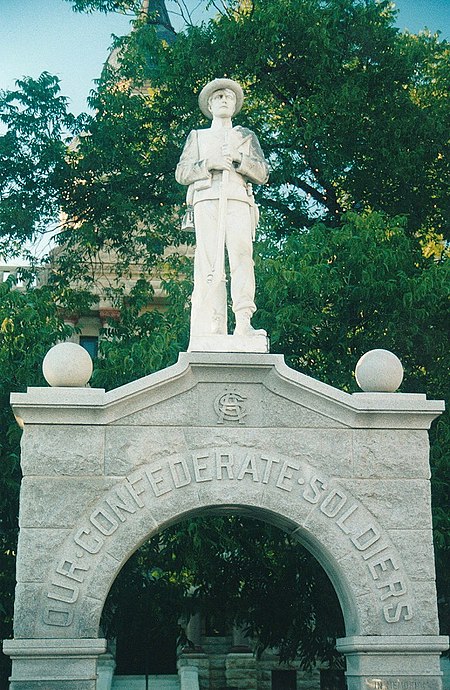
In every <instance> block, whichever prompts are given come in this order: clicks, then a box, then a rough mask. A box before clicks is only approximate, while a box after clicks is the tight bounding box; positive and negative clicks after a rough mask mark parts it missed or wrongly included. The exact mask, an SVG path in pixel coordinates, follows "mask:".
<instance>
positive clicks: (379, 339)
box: [0, 0, 450, 664]
mask: <svg viewBox="0 0 450 690" xmlns="http://www.w3.org/2000/svg"><path fill="white" fill-rule="evenodd" d="M72 4H73V5H74V7H75V9H78V10H80V11H91V10H94V9H99V10H102V11H110V10H112V9H117V10H120V11H123V10H128V9H136V8H135V7H133V3H128V2H120V1H118V2H115V1H113V0H92V1H87V0H86V1H85V0H72ZM394 19H395V14H394V12H393V10H392V7H391V3H389V2H386V1H384V0H380V1H379V2H375V0H364V1H362V0H327V2H322V1H321V0H253V2H252V1H250V2H237V1H236V2H233V1H230V2H229V3H227V4H226V9H225V10H224V11H223V12H222V14H219V15H218V16H217V17H216V19H214V20H213V21H211V22H209V23H207V24H206V23H205V24H203V25H202V26H190V27H188V28H187V29H186V31H185V32H183V33H181V34H179V35H178V38H177V40H176V41H175V43H174V44H173V45H167V44H166V43H164V42H161V41H160V40H159V38H158V34H157V32H156V30H155V27H154V26H153V25H151V24H149V23H147V22H146V21H145V20H144V19H143V17H142V16H141V17H140V18H139V19H138V20H137V21H136V24H135V27H134V30H133V31H132V32H131V34H130V36H128V37H125V38H123V39H117V40H116V42H115V52H114V56H115V60H113V61H111V62H110V64H109V65H107V66H106V67H105V70H104V72H103V74H102V77H101V79H100V81H99V84H98V88H97V90H96V91H95V92H94V93H93V94H92V95H91V105H92V107H93V109H94V110H95V115H92V116H90V117H84V118H83V119H82V120H81V121H79V122H75V121H74V120H73V118H71V117H70V115H68V114H67V111H66V107H65V102H64V99H62V97H61V96H60V94H59V91H58V85H57V80H56V79H55V78H53V77H50V76H49V75H42V76H41V77H40V78H39V79H38V80H37V81H33V80H30V79H27V80H22V82H19V83H18V89H17V90H16V91H15V92H13V93H12V94H2V98H1V101H0V105H1V110H0V117H2V119H3V121H4V122H5V123H6V124H7V125H8V128H9V129H8V132H7V134H6V135H4V136H3V137H0V157H1V161H2V172H1V173H0V193H1V207H0V231H1V234H0V237H1V238H2V239H1V240H0V242H2V244H1V245H0V249H2V250H3V251H4V253H5V254H6V253H7V252H8V251H9V253H10V254H11V253H12V254H14V252H16V253H17V250H18V245H17V243H18V242H19V243H22V242H23V241H24V240H25V239H32V238H33V237H35V235H36V233H37V232H39V231H41V230H42V229H44V228H45V227H47V225H48V221H49V220H50V219H54V218H55V214H56V211H57V210H59V209H62V210H63V211H64V214H65V215H64V220H63V222H62V231H61V232H60V234H59V235H58V238H57V242H58V243H59V247H58V252H57V253H56V255H55V257H54V260H53V266H52V270H51V273H50V282H49V285H48V287H47V288H45V289H42V290H33V291H31V293H30V295H31V297H30V299H31V301H32V302H31V303H32V304H33V305H34V306H33V310H34V311H33V314H35V315H36V318H37V317H39V318H40V319H41V320H42V323H41V324H40V325H39V324H37V323H36V328H43V329H44V336H45V337H43V338H42V348H41V347H40V348H39V349H36V348H35V349H33V348H31V345H30V344H31V343H34V342H35V340H34V333H33V328H34V325H33V326H32V327H31V328H30V329H28V328H26V327H25V326H26V324H24V325H23V328H24V338H25V340H24V342H26V343H28V349H30V350H32V353H30V352H28V351H27V347H25V348H22V346H21V345H20V340H18V341H17V342H16V341H15V340H12V341H11V344H10V345H8V346H7V345H6V340H5V341H1V340H0V357H1V356H5V357H6V355H3V352H4V351H5V352H8V349H7V348H8V347H9V348H10V349H11V348H12V350H11V351H12V352H13V353H14V354H13V359H14V358H16V359H17V361H18V362H19V361H20V362H21V361H23V362H24V365H23V378H20V379H17V380H16V379H15V378H13V377H12V375H11V377H10V378H8V376H7V377H6V379H5V384H4V385H5V388H4V390H5V396H4V405H5V409H7V407H6V406H7V397H6V396H7V392H8V391H9V390H12V389H16V390H17V389H20V387H21V386H22V385H23V383H24V382H25V380H26V379H27V383H32V382H34V381H36V378H35V374H32V373H31V368H33V367H34V366H36V362H37V361H38V359H39V357H41V356H42V354H43V352H44V350H45V347H44V346H47V345H49V344H50V343H51V342H54V340H55V339H56V338H57V337H58V335H61V326H60V324H59V322H58V320H57V316H56V312H55V311H54V310H55V308H56V306H59V308H60V309H66V310H69V311H76V310H77V309H78V310H79V311H80V310H81V309H82V304H81V302H78V304H77V303H76V302H77V296H76V293H74V292H73V286H74V281H75V285H76V287H77V288H86V287H93V286H94V281H95V276H96V273H98V269H99V265H100V263H101V257H102V256H103V257H105V256H106V257H109V258H111V257H113V259H114V261H115V268H116V275H115V277H114V280H113V281H112V283H111V285H110V287H109V290H108V294H109V297H110V299H111V300H112V302H113V304H114V306H116V307H118V308H119V309H120V313H121V318H120V320H118V321H115V322H113V321H112V322H111V323H110V326H109V328H108V330H107V333H106V335H107V337H106V338H105V340H104V342H103V343H102V345H101V350H100V357H99V359H98V361H97V362H96V367H95V373H94V379H93V381H94V385H101V386H103V387H106V388H112V387H116V386H117V385H119V384H121V383H126V382H127V381H130V380H132V379H134V378H136V377H137V376H140V375H143V374H147V373H149V372H151V371H154V370H157V369H159V368H162V367H164V366H167V365H168V364H171V363H173V362H174V361H175V359H176V356H177V352H178V351H179V350H181V349H185V348H186V345H187V337H188V313H189V305H188V295H189V292H190V280H191V266H190V261H189V258H188V256H189V252H186V247H185V246H184V245H185V244H188V245H189V244H191V243H192V240H190V239H188V238H187V237H186V236H183V235H182V234H181V233H180V231H179V221H180V217H181V214H182V208H183V196H184V190H182V189H181V188H180V187H179V186H178V185H177V184H176V182H175V180H174V169H175V166H176V163H177V161H178V158H179V155H180V150H181V146H182V143H183V141H184V140H185V138H186V136H187V134H188V132H189V131H190V130H191V129H192V128H194V127H198V126H206V124H207V123H206V122H203V123H202V121H201V116H200V114H199V112H198V106H197V94H198V92H199V90H200V89H201V87H202V86H203V85H204V84H205V82H206V81H207V80H208V79H210V78H212V77H216V76H222V75H227V76H231V77H233V78H236V79H238V80H239V81H240V82H241V83H242V84H243V85H244V87H245V91H246V94H247V99H246V104H245V108H244V110H243V112H242V114H240V115H239V118H236V124H237V123H242V124H245V125H248V126H250V127H251V128H252V129H254V130H255V131H257V132H258V136H259V138H260V140H261V143H262V146H263V149H264V151H265V152H266V154H267V156H268V157H269V160H270V163H271V168H272V173H271V179H270V183H269V185H267V186H266V187H264V188H262V189H260V190H258V191H257V195H258V201H259V203H260V205H261V208H262V211H263V213H262V222H261V227H260V235H259V241H258V243H257V245H256V264H257V265H256V271H257V284H258V297H257V302H258V304H259V305H260V309H259V311H258V312H257V314H256V317H255V322H256V321H258V324H257V325H261V326H263V327H265V328H266V329H267V330H268V331H269V333H270V335H271V342H272V351H275V352H280V353H282V354H284V355H285V356H286V359H287V361H288V362H289V363H290V364H291V366H293V367H294V368H298V369H300V370H302V371H304V372H305V373H308V374H310V375H312V376H315V377H317V378H319V379H321V380H325V381H327V382H328V383H330V384H332V385H335V386H338V387H341V388H344V389H345V390H349V391H352V390H355V382H354V379H353V376H352V373H351V372H352V371H353V369H354V366H355V364H356V362H357V360H358V358H359V357H360V356H361V355H362V354H363V353H364V352H365V351H367V350H369V349H372V348H374V347H385V348H387V349H392V350H393V351H394V352H396V354H398V355H399V356H400V358H401V359H402V361H403V363H404V365H405V382H404V384H403V389H402V390H404V391H413V392H426V393H428V394H429V395H431V396H433V397H445V395H446V393H447V386H448V374H449V359H448V348H447V333H446V323H447V322H446V317H447V314H448V307H447V304H448V302H447V298H448V288H447V287H446V286H447V285H448V263H447V255H446V251H445V243H444V239H443V238H446V237H447V238H448V231H449V211H450V208H449V196H448V182H449V178H450V176H449V172H450V171H449V167H448V166H449V162H448V161H449V155H448V154H449V138H448V131H449V129H450V128H449V125H450V107H449V103H450V101H449V99H448V92H449V86H450V51H449V45H448V43H447V42H446V41H441V40H440V39H439V38H438V37H437V36H432V35H430V34H428V33H422V34H420V35H417V36H416V35H410V34H402V33H400V32H399V31H398V30H397V29H396V28H395V27H394ZM64 131H68V132H70V133H71V134H73V135H75V134H76V135H77V139H76V140H75V141H72V144H71V146H70V147H67V146H65V145H64V144H63V143H62V141H61V135H62V134H63V132H64ZM17 152H18V155H17V160H16V155H15V154H16V153H17ZM168 247H172V250H171V252H170V253H169V252H168V251H167V248H168ZM173 248H175V251H174V250H173ZM136 272H138V274H139V280H138V281H137V283H136V285H135V287H133V289H132V290H131V292H130V291H129V290H128V288H126V285H127V280H128V279H129V277H130V276H131V274H132V273H133V275H136ZM150 278H151V279H152V280H153V283H152V280H151V279H150ZM156 278H160V279H161V280H162V281H163V285H164V287H165V289H166V291H167V293H168V295H169V299H168V308H167V310H166V311H164V312H155V311H148V310H147V308H146V307H147V304H148V301H149V299H150V298H151V297H152V294H153V290H154V280H155V279H156ZM7 294H8V298H7V299H6V301H5V307H4V308H5V310H6V312H8V310H9V311H10V312H11V313H13V314H15V313H16V312H15V311H14V309H15V307H14V304H13V302H12V301H11V300H12V299H13V298H12V295H13V294H17V297H15V298H14V299H17V300H18V305H19V306H20V309H25V306H24V305H25V303H26V300H27V299H28V297H26V295H28V293H13V292H12V291H11V290H7ZM50 295H51V300H53V301H52V302H50V301H49V296H50ZM84 297H86V296H84ZM21 300H22V301H21ZM47 301H49V303H47ZM50 304H52V306H50ZM0 309H2V307H1V306H0ZM46 310H50V312H47V311H46ZM5 318H8V317H7V313H5ZM16 318H17V317H16ZM33 318H34V317H33ZM5 323H7V322H5ZM34 323H35V322H34V321H33V324H34ZM43 324H45V327H44V325H43ZM15 328H16V326H15ZM16 332H17V328H16ZM52 334H53V335H52ZM8 342H9V341H8ZM5 348H6V349H5ZM8 356H9V355H8ZM27 357H28V358H29V357H31V360H30V359H27ZM31 361H32V362H33V365H32V364H31ZM9 370H10V371H11V372H12V370H13V369H12V367H10V369H9ZM5 414H6V415H9V412H7V413H5ZM5 419H7V420H8V421H7V422H5V424H6V427H5V429H6V428H7V429H9V431H8V433H9V434H10V437H11V439H12V440H11V449H15V450H9V451H8V464H6V465H5V466H6V467H7V468H8V469H7V470H6V471H5V474H4V477H5V487H6V486H9V484H8V482H9V481H10V480H9V479H8V472H9V471H10V470H11V472H12V473H13V474H14V477H15V479H14V482H16V480H17V472H16V467H17V457H18V456H17V447H16V445H15V444H17V430H16V429H15V428H14V430H13V427H10V422H11V418H10V417H8V416H7V417H5ZM449 429H450V424H449V420H448V417H447V416H445V417H442V418H441V419H440V420H439V422H438V423H437V424H436V425H435V427H434V429H433V431H432V441H433V446H432V472H433V492H434V497H435V505H434V520H435V534H436V546H437V564H438V582H439V587H440V598H441V603H442V612H443V615H444V617H445V618H443V624H444V627H447V626H448V608H447V607H448V605H447V604H446V602H448V601H449V594H450V593H449V592H448V583H447V584H446V578H445V574H446V572H448V566H449V564H448V554H449V548H450V543H449V529H448V524H449V521H448V512H447V507H446V506H447V505H448V486H449V482H448V467H449V454H450V431H449ZM11 468H13V469H11ZM11 476H12V475H11ZM12 495H14V496H15V493H14V492H13V494H12ZM11 501H12V503H11V506H12V507H11V510H10V513H9V514H10V517H11V520H12V521H14V511H15V510H16V502H15V501H16V498H11ZM5 505H6V504H5ZM8 510H9V509H8ZM8 510H7V513H8ZM224 520H226V529H225V527H224V524H225V523H223V522H222V523H220V520H219V518H217V519H215V520H214V521H213V522H211V523H208V522H205V521H204V520H199V521H191V522H189V523H186V524H184V525H182V526H175V527H174V528H173V529H171V530H170V531H167V532H165V533H164V534H163V535H159V536H158V537H157V538H156V539H155V541H153V542H150V543H149V544H147V545H145V547H143V550H142V551H139V552H137V554H136V555H135V557H134V558H133V559H132V560H131V561H130V563H129V564H128V565H127V566H126V569H125V570H124V573H123V575H121V576H120V577H119V578H118V580H117V582H116V584H115V587H114V593H113V595H112V598H111V600H110V603H109V604H108V607H109V608H107V609H106V610H105V619H104V624H105V625H106V626H108V625H109V626H113V622H114V621H113V618H111V616H110V613H111V611H113V610H115V611H116V609H114V606H117V602H118V601H120V600H124V599H126V598H127V597H128V596H129V593H130V591H131V590H132V589H133V588H134V590H133V591H135V592H137V593H138V600H139V601H141V600H142V598H144V599H145V600H146V601H148V598H146V597H147V594H148V592H152V593H153V594H154V595H155V599H154V602H155V604H154V607H153V612H154V614H155V615H156V614H158V615H161V611H163V610H164V611H166V612H167V611H168V609H167V602H168V597H169V598H170V597H176V600H177V602H178V603H179V605H180V606H181V607H189V606H191V605H193V603H195V605H197V606H202V605H204V601H205V600H208V601H209V602H210V605H211V606H214V605H216V604H217V607H219V606H221V605H223V602H224V601H225V600H229V601H230V602H232V603H233V605H232V606H230V608H229V613H230V616H231V615H232V616H234V617H235V618H236V619H237V620H240V621H244V620H245V621H246V623H247V625H248V627H249V629H250V631H251V632H252V633H254V634H255V635H256V636H257V638H258V640H259V643H260V645H261V647H264V646H265V645H272V644H277V645H278V646H279V647H280V650H281V653H282V654H283V655H284V657H285V658H290V657H292V656H293V655H295V654H296V653H297V652H300V653H301V654H302V655H303V660H304V663H305V664H308V663H309V662H311V661H313V660H314V659H315V658H329V659H330V660H331V657H330V656H327V655H329V654H330V645H329V633H330V632H334V633H336V634H337V631H338V630H339V625H340V619H339V612H338V611H336V609H335V608H333V606H334V604H332V603H331V595H330V598H328V591H329V590H328V589H327V587H328V585H327V584H326V581H325V580H324V579H323V577H322V575H321V574H318V572H319V571H315V570H313V569H312V567H311V561H310V560H308V556H307V555H305V554H304V553H303V552H301V553H300V552H299V551H298V549H297V547H296V546H294V545H293V544H290V543H289V539H288V538H287V537H285V536H284V535H281V534H278V532H277V531H276V530H272V528H264V529H263V528H262V527H261V525H256V526H255V525H254V524H252V523H248V522H247V521H244V520H243V518H240V517H236V516H234V517H232V518H224ZM220 525H222V527H221V526H220ZM242 525H244V526H245V530H244V536H242V530H241V527H242ZM230 540H232V543H231V542H230ZM263 540H265V541H263ZM7 544H8V545H7V548H5V550H4V552H3V553H4V555H5V554H6V555H7V556H8V558H10V557H11V552H12V548H13V547H12V541H11V539H10V540H9V541H8V543H7ZM256 545H261V549H257V548H256ZM228 554H230V555H228ZM294 554H296V555H295V557H294ZM225 555H226V558H225ZM249 556H251V558H250V557H249ZM5 557H6V556H5ZM227 558H228V559H229V562H228V561H227ZM260 559H261V560H260ZM295 559H297V560H295ZM255 563H258V568H256V567H255ZM230 564H231V565H232V566H233V567H234V566H235V567H236V569H237V571H239V572H240V573H241V579H239V581H238V580H237V578H230V577H229V576H227V573H228V575H229V572H230V570H232V568H230ZM187 566H188V567H187ZM155 568H156V569H157V570H155ZM252 568H253V569H252ZM239 569H240V570H239ZM256 571H258V572H260V573H261V574H262V575H263V577H261V578H260V579H258V580H257V581H256V580H255V581H253V582H252V580H251V575H252V574H253V575H255V572H256ZM152 573H153V574H152ZM155 573H159V575H158V576H156V575H155ZM269 574H270V576H269ZM281 576H283V577H284V578H285V580H284V581H283V582H284V583H285V584H284V585H283V587H285V590H283V587H282V586H281V584H280V579H279V578H280V577H281ZM275 583H276V584H278V590H279V591H280V589H281V590H283V591H285V593H286V597H285V598H283V606H281V604H280V610H279V615H278V614H276V612H273V611H272V610H271V609H270V607H268V606H267V601H269V600H270V597H271V596H273V595H272V592H273V591H274V590H273V587H274V585H275ZM169 585H170V586H169ZM194 585H195V592H196V596H195V597H194V599H195V601H194V602H191V603H189V601H190V600H189V597H187V592H188V589H189V588H190V587H192V586H194ZM171 588H172V589H171ZM294 591H295V592H296V593H297V595H298V596H297V597H296V598H295V604H294V609H293V608H292V601H293V593H294ZM321 591H323V592H327V607H328V608H327V610H325V613H329V614H330V615H329V617H328V618H327V617H326V616H324V609H323V608H322V609H321V608H320V606H319V596H318V594H320V592H321ZM244 595H245V596H244ZM289 595H291V596H289ZM9 596H11V594H10V595H9ZM261 602H263V604H262V603H261ZM149 606H150V604H149ZM145 610H146V611H148V609H147V608H146V609H145ZM331 611H333V612H334V613H333V614H331V613H330V612H331ZM158 612H159V613H158ZM261 614H264V615H261ZM168 615H169V614H168ZM108 616H110V617H109V618H108ZM330 621H331V623H330ZM327 626H328V628H327ZM330 626H331V627H330ZM111 629H112V628H111Z"/></svg>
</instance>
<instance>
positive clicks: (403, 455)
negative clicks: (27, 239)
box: [353, 429, 430, 479]
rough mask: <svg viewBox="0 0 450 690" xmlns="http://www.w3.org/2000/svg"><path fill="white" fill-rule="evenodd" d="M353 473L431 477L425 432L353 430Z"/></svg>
mask: <svg viewBox="0 0 450 690" xmlns="http://www.w3.org/2000/svg"><path fill="white" fill-rule="evenodd" d="M353 453H354V476H355V477H361V478H368V479H391V478H392V479H401V478H405V479H414V478H420V479H429V478H430V467H429V441H428V434H427V432H426V431H415V430H413V429H411V430H406V429H392V430H391V429H358V430H355V431H354V432H353Z"/></svg>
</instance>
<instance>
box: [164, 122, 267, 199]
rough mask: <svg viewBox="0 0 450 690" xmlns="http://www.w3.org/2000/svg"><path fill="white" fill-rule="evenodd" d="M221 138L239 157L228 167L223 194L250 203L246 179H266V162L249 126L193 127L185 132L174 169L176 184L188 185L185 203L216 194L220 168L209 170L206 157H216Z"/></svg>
mask: <svg viewBox="0 0 450 690" xmlns="http://www.w3.org/2000/svg"><path fill="white" fill-rule="evenodd" d="M225 141H227V143H228V144H229V146H230V148H231V149H232V150H236V151H237V152H238V153H239V154H240V157H241V160H240V162H239V163H237V164H236V163H235V164H234V167H233V168H232V169H231V170H230V174H229V183H228V185H227V189H226V190H225V191H226V197H227V199H236V200H238V201H243V202H245V203H247V204H250V205H254V200H253V194H252V189H251V184H249V183H252V182H253V183H255V184H264V183H265V182H267V180H268V177H269V166H268V164H267V161H266V159H265V158H264V154H263V152H262V150H261V147H260V145H259V141H258V139H257V137H256V135H255V134H254V133H253V132H252V131H251V130H250V129H246V128H245V127H239V126H237V127H233V128H232V129H213V128H212V129H194V130H193V131H192V132H191V133H190V134H189V136H188V138H187V140H186V144H185V146H184V149H183V153H182V154H181V158H180V162H179V163H178V166H177V169H176V173H175V177H176V179H177V181H178V182H179V183H180V184H182V185H188V192H187V197H186V202H187V204H188V205H191V204H193V205H195V204H196V203H197V202H199V201H203V200H205V199H218V198H219V197H220V194H221V190H222V172H221V171H212V172H210V171H209V170H208V169H207V167H206V160H207V158H210V157H212V156H215V157H217V156H218V155H219V154H220V151H221V148H222V145H223V144H224V143H225Z"/></svg>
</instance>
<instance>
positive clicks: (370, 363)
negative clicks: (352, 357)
mask: <svg viewBox="0 0 450 690" xmlns="http://www.w3.org/2000/svg"><path fill="white" fill-rule="evenodd" d="M355 377H356V383H357V384H358V386H359V387H360V388H361V389H362V390H363V391H365V392H366V393H395V391H396V390H397V389H398V388H399V387H400V384H401V382H402V381H403V366H402V363H401V362H400V360H399V358H398V357H397V356H396V355H394V353H393V352H389V350H369V352H366V354H365V355H363V356H362V357H361V359H360V360H359V362H358V364H357V365H356V369H355Z"/></svg>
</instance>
